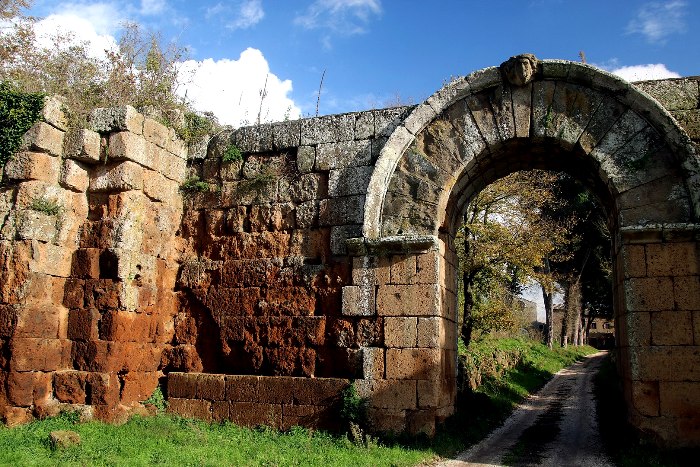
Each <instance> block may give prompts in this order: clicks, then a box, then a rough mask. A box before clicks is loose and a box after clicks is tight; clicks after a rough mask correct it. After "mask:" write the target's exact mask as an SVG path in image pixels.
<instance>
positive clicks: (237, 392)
mask: <svg viewBox="0 0 700 467" xmlns="http://www.w3.org/2000/svg"><path fill="white" fill-rule="evenodd" d="M259 383H260V377H259V376H247V375H241V376H239V375H227V376H226V400H229V401H232V402H253V401H256V400H258V394H259Z"/></svg>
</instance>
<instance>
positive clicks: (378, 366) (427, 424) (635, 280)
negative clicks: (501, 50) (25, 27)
mask: <svg viewBox="0 0 700 467" xmlns="http://www.w3.org/2000/svg"><path fill="white" fill-rule="evenodd" d="M532 168H540V169H550V170H560V171H567V172H569V173H571V174H573V175H574V176H576V177H577V178H579V179H581V180H582V181H583V182H585V183H586V185H587V186H588V187H589V188H590V189H591V190H592V191H593V192H594V193H595V194H596V195H597V196H598V197H599V198H600V199H601V201H602V202H603V204H604V206H605V208H606V211H607V214H608V217H609V223H610V226H611V232H613V245H612V254H613V260H614V264H615V271H614V275H615V277H614V287H615V290H614V302H615V303H614V306H615V314H616V327H617V329H618V342H619V347H618V349H617V355H618V368H619V370H620V374H621V375H622V378H623V381H624V389H625V396H626V400H627V404H628V408H629V414H630V418H631V421H632V422H633V423H634V424H635V425H636V426H637V427H638V428H640V429H642V430H645V431H647V432H650V433H652V434H653V435H655V436H657V437H658V438H659V439H660V440H661V441H663V442H666V443H669V444H693V443H695V444H697V443H698V441H700V370H698V369H697V368H700V366H698V364H700V271H699V269H700V265H699V263H700V261H699V259H700V253H699V248H698V240H697V239H698V230H699V229H698V223H697V222H698V218H700V159H699V158H698V156H697V154H696V152H695V149H694V146H693V144H692V142H691V141H690V139H689V138H688V137H687V135H686V134H685V133H684V132H683V131H682V130H681V129H680V128H679V127H678V126H677V124H676V122H675V121H674V120H673V118H672V117H671V116H670V114H669V113H668V112H667V111H666V110H665V109H663V108H662V107H661V106H660V105H659V104H658V103H657V102H656V101H654V100H653V99H651V98H650V97H649V96H647V95H645V94H644V93H642V92H640V91H638V90H637V89H635V88H634V87H632V86H631V85H630V84H629V83H627V82H625V81H623V80H621V79H619V78H616V77H614V76H612V75H609V74H607V73H604V72H602V71H600V70H598V69H595V68H593V67H590V66H586V65H583V64H578V63H573V62H567V61H550V60H546V61H539V62H538V61H537V60H536V59H535V58H534V57H533V56H529V55H528V56H519V57H514V58H512V59H511V60H509V61H508V62H506V63H504V64H503V65H501V67H499V68H496V67H493V68H487V69H484V70H481V71H478V72H475V73H473V74H471V75H469V76H466V77H463V78H459V79H456V80H454V81H452V82H451V83H449V84H448V85H446V86H445V87H443V88H442V89H441V90H439V91H438V92H437V93H435V94H434V95H433V96H431V97H430V98H428V99H427V100H426V102H424V103H423V104H420V105H419V106H417V107H416V108H415V109H413V111H412V112H411V113H410V114H409V115H408V117H407V118H406V119H405V120H404V121H403V123H402V124H401V125H399V126H398V127H397V128H396V129H395V130H394V131H393V133H392V134H391V136H390V137H389V140H388V142H387V144H386V145H385V146H384V148H383V149H382V151H381V154H380V157H379V160H378V161H377V163H376V164H375V168H374V172H373V174H372V177H371V180H370V183H369V187H368V190H367V196H366V200H365V212H364V224H363V238H361V239H360V238H358V239H354V240H351V241H349V247H348V249H349V253H350V255H351V256H353V257H354V260H353V280H354V284H356V285H355V286H353V287H349V288H346V289H347V290H344V304H343V306H344V313H348V314H353V313H357V314H363V313H367V314H369V313H372V312H374V310H376V313H377V315H378V316H379V317H382V318H383V319H384V333H385V346H384V348H366V349H364V350H365V352H364V370H365V371H364V374H365V379H364V380H363V381H362V385H363V386H362V390H363V391H364V394H366V395H367V396H369V397H370V398H371V400H372V405H373V413H374V418H375V420H376V421H377V423H378V428H380V429H381V428H386V429H409V430H410V431H414V432H415V431H428V432H429V431H431V430H432V429H433V427H434V423H435V420H440V419H442V418H443V417H445V416H447V415H449V414H450V413H451V412H452V410H453V404H454V396H455V361H456V332H455V327H456V322H457V313H456V309H455V308H456V307H455V304H456V280H455V274H454V270H455V262H456V255H455V252H454V246H453V235H454V232H455V227H456V223H457V219H459V218H460V213H461V212H462V210H463V209H464V207H465V205H466V203H467V202H468V200H469V198H470V197H471V195H472V194H474V193H476V192H478V191H479V190H481V189H482V188H483V187H485V186H486V185H488V184H489V183H491V182H493V181H495V180H496V179H498V178H500V177H503V176H505V175H507V174H508V173H511V172H513V171H516V170H521V169H532Z"/></svg>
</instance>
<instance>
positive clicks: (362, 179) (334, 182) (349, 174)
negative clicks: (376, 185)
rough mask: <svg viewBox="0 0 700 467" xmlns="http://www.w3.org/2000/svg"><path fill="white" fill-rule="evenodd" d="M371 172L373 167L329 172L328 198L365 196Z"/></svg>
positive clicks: (349, 168)
mask: <svg viewBox="0 0 700 467" xmlns="http://www.w3.org/2000/svg"><path fill="white" fill-rule="evenodd" d="M373 171H374V167H371V166H362V167H347V168H344V169H334V170H331V171H330V173H329V178H328V196H331V197H339V196H350V195H363V194H365V193H366V192H367V185H368V184H369V179H370V177H371V176H372V172H373Z"/></svg>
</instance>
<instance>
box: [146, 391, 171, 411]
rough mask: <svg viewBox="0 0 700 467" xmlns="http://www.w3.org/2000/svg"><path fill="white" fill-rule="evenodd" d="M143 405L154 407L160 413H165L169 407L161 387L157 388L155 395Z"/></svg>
mask: <svg viewBox="0 0 700 467" xmlns="http://www.w3.org/2000/svg"><path fill="white" fill-rule="evenodd" d="M143 403H144V404H150V405H152V406H154V407H155V408H156V410H157V411H158V413H163V412H165V409H166V408H167V407H168V402H167V401H166V400H165V396H164V395H163V391H161V389H160V386H158V387H157V388H155V390H154V391H153V394H151V395H150V397H149V398H148V399H146V400H145V401H143Z"/></svg>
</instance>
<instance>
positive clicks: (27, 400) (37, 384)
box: [7, 371, 52, 406]
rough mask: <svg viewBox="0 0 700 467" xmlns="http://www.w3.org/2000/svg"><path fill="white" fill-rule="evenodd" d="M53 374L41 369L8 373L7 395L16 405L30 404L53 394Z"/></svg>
mask: <svg viewBox="0 0 700 467" xmlns="http://www.w3.org/2000/svg"><path fill="white" fill-rule="evenodd" d="M51 392H52V391H51V374H49V373H43V372H40V371H29V372H17V371H10V372H8V373H7V396H8V397H9V399H10V402H11V403H12V404H14V405H19V406H29V405H32V404H34V403H37V402H40V401H43V400H44V399H46V398H47V397H48V396H49V395H50V394H51Z"/></svg>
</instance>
